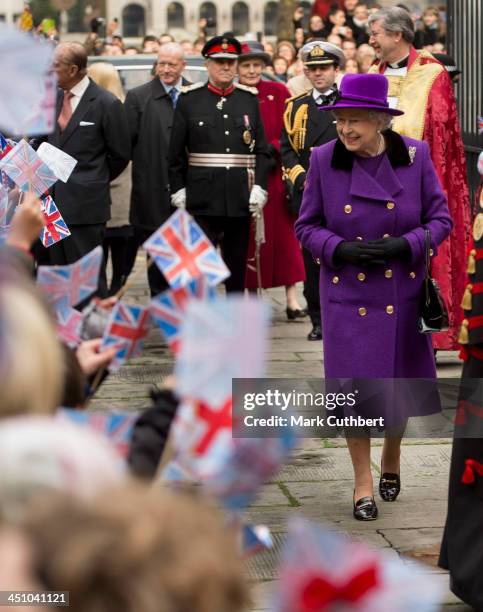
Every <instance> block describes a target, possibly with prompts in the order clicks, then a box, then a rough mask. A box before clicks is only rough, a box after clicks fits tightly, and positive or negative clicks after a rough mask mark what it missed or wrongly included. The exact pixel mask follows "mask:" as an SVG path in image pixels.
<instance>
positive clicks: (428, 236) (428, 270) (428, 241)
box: [424, 227, 431, 304]
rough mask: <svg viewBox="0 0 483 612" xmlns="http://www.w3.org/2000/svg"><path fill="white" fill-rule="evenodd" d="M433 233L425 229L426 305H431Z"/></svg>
mask: <svg viewBox="0 0 483 612" xmlns="http://www.w3.org/2000/svg"><path fill="white" fill-rule="evenodd" d="M430 251H431V232H430V231H429V229H428V228H427V227H425V228H424V267H425V270H424V294H425V301H426V304H429V299H430V298H429V283H430V282H431V264H430Z"/></svg>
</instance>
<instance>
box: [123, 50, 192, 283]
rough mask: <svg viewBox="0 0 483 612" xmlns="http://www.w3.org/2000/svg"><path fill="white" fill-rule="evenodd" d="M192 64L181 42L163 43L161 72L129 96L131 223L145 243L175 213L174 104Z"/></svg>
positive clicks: (151, 273) (156, 278)
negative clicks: (171, 170) (171, 163)
mask: <svg viewBox="0 0 483 612" xmlns="http://www.w3.org/2000/svg"><path fill="white" fill-rule="evenodd" d="M185 66H186V62H185V61H184V52H183V48H182V47H181V45H178V44H176V43H166V44H164V45H162V46H161V48H160V49H159V53H158V61H157V64H156V76H155V77H154V79H153V80H152V81H150V82H149V83H145V84H144V85H141V86H140V87H135V88H134V89H131V90H130V91H129V92H128V94H127V96H126V101H125V103H124V104H125V108H126V112H127V118H128V122H129V129H130V133H131V145H132V160H133V162H132V191H131V210H130V222H131V223H132V225H133V226H134V227H135V231H136V235H137V238H138V241H139V244H141V243H142V242H144V240H146V238H148V237H149V236H150V235H151V234H152V233H153V232H154V231H155V230H156V229H157V228H158V227H159V226H160V225H161V224H162V223H163V222H164V221H166V219H167V218H168V217H169V215H170V213H171V202H170V194H169V190H168V151H169V141H170V136H171V126H172V124H173V115H174V108H175V106H176V103H177V101H178V96H179V94H180V93H181V88H182V86H183V85H187V84H188V81H186V80H185V79H183V77H182V76H181V73H182V72H183V70H184V68H185ZM148 280H149V287H150V289H151V294H152V295H156V294H157V293H159V292H160V291H162V290H163V289H166V287H167V283H166V281H165V279H164V277H163V276H162V274H161V272H160V271H159V270H158V268H157V266H150V267H149V268H148Z"/></svg>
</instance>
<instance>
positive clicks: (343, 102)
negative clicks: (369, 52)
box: [319, 74, 404, 115]
mask: <svg viewBox="0 0 483 612" xmlns="http://www.w3.org/2000/svg"><path fill="white" fill-rule="evenodd" d="M388 86H389V83H388V80H387V79H386V77H385V76H384V75H383V74H346V75H345V76H344V78H343V79H342V81H341V83H340V90H339V97H338V99H337V102H336V103H335V104H332V106H321V107H319V110H336V109H337V108H364V109H367V110H374V111H380V112H382V113H388V114H389V115H404V111H401V110H398V109H397V108H390V107H389V104H388V101H387V90H388Z"/></svg>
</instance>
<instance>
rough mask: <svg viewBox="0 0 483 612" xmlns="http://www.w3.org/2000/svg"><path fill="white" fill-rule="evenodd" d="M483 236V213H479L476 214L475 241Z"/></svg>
mask: <svg viewBox="0 0 483 612" xmlns="http://www.w3.org/2000/svg"><path fill="white" fill-rule="evenodd" d="M482 236H483V213H478V214H477V215H476V218H475V221H474V224H473V238H474V239H475V242H478V241H480V240H481V237H482Z"/></svg>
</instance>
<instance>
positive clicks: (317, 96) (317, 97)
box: [312, 87, 334, 104]
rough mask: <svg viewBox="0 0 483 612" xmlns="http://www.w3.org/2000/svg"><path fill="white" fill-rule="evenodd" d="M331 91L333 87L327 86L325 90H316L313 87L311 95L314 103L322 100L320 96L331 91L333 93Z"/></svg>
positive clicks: (326, 94)
mask: <svg viewBox="0 0 483 612" xmlns="http://www.w3.org/2000/svg"><path fill="white" fill-rule="evenodd" d="M333 91H334V88H333V87H329V89H326V90H325V91H317V89H315V87H314V89H313V91H312V97H313V98H314V100H315V103H316V104H320V103H321V102H322V100H321V98H322V96H328V95H330V94H331V93H333Z"/></svg>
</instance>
